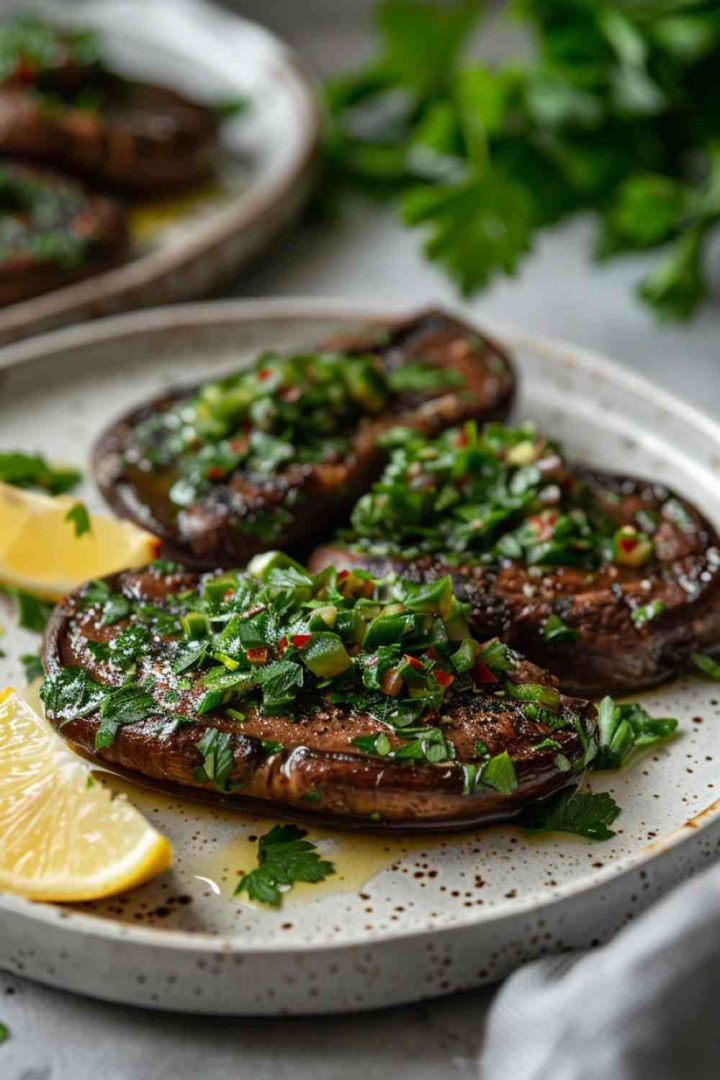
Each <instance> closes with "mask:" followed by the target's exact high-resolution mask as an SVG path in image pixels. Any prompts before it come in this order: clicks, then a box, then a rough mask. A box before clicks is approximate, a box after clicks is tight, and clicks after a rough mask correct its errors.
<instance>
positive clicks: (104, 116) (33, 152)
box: [0, 18, 218, 194]
mask: <svg viewBox="0 0 720 1080" xmlns="http://www.w3.org/2000/svg"><path fill="white" fill-rule="evenodd" d="M217 135H218V121H217V119H216V117H215V115H214V113H213V112H212V110H210V109H207V108H205V107H204V106H201V105H197V104H195V103H193V102H191V101H188V100H187V99H186V98H184V97H183V96H182V95H180V94H177V93H175V92H174V91H172V90H169V89H167V88H165V87H162V86H155V85H151V84H149V83H143V82H134V81H130V80H127V79H124V78H122V77H121V76H119V75H116V74H114V73H113V72H111V71H109V70H108V69H107V68H106V67H105V65H104V63H103V61H102V57H101V52H100V47H99V42H98V40H97V38H96V36H95V35H93V34H91V33H88V32H86V31H84V32H76V31H72V30H57V29H55V28H54V27H52V26H50V25H48V24H44V23H40V22H38V21H36V20H33V19H24V18H19V19H11V20H9V21H8V22H6V23H5V24H4V25H3V26H1V27H0V153H4V154H9V155H12V156H14V157H22V158H30V159H32V160H35V161H39V162H44V163H47V164H50V165H53V166H57V167H60V168H63V169H67V170H69V171H71V172H78V173H81V174H82V175H83V176H86V177H88V178H91V179H92V180H93V181H97V182H102V183H105V184H108V185H110V186H112V187H116V188H121V189H123V190H127V191H139V192H142V193H143V194H150V193H161V192H166V191H170V190H173V189H177V188H183V187H187V186H188V185H191V184H193V183H195V182H196V181H198V180H200V179H202V178H203V177H205V176H206V175H207V174H208V173H209V172H210V171H211V169H212V166H213V162H214V158H215V155H216V151H217Z"/></svg>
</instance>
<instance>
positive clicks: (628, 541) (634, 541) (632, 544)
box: [620, 536, 638, 551]
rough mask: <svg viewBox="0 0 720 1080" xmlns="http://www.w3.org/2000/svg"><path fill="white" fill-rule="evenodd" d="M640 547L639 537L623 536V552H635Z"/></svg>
mask: <svg viewBox="0 0 720 1080" xmlns="http://www.w3.org/2000/svg"><path fill="white" fill-rule="evenodd" d="M637 546H638V538H637V536H621V537H620V547H621V548H622V550H623V551H634V550H635V548H636V547H637Z"/></svg>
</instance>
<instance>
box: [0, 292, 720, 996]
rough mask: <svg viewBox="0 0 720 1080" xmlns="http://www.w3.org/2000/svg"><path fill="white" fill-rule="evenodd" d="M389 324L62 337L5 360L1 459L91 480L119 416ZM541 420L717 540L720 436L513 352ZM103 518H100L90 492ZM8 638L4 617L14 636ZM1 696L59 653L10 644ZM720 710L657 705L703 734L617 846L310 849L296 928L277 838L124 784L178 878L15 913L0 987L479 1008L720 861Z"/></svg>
mask: <svg viewBox="0 0 720 1080" xmlns="http://www.w3.org/2000/svg"><path fill="white" fill-rule="evenodd" d="M379 318H381V316H380V315H378V313H377V312H376V311H375V312H368V311H360V310H353V309H348V306H347V305H344V306H343V305H338V304H331V303H322V302H317V301H257V302H232V303H216V304H205V305H202V306H200V305H193V306H186V307H180V308H175V309H166V310H158V311H151V312H145V313H139V314H136V315H132V316H122V317H119V318H115V319H112V320H106V321H104V322H101V323H96V324H93V325H90V326H84V327H78V328H73V329H68V330H64V331H60V332H57V333H55V334H53V335H50V336H47V337H45V338H43V339H36V340H35V341H32V342H26V343H23V344H21V345H16V346H13V347H12V348H11V349H6V350H5V351H4V353H3V354H1V355H0V368H3V369H4V370H3V371H2V372H0V377H1V378H2V384H1V392H0V448H9V447H21V448H25V449H28V450H31V449H41V450H43V451H45V452H46V453H48V454H50V455H51V457H53V458H56V459H60V460H67V461H71V462H75V463H77V464H78V465H84V464H85V463H86V460H87V450H88V447H89V445H90V442H91V440H92V438H93V437H94V436H95V435H96V433H97V432H98V431H100V430H101V428H103V427H104V425H105V424H106V423H107V421H108V420H109V419H110V418H111V417H112V416H113V415H114V414H116V413H117V412H119V411H121V410H123V409H125V408H126V407H127V406H129V405H130V404H131V403H133V402H135V401H137V400H140V399H142V398H143V397H145V396H150V395H153V394H156V393H157V392H158V391H160V390H161V389H162V388H163V387H165V386H167V385H168V384H170V383H173V382H177V381H178V380H183V379H187V380H193V379H196V378H197V377H198V373H208V374H209V373H211V372H220V371H222V370H223V369H226V368H228V367H230V366H232V365H235V364H237V363H238V362H241V361H242V359H243V358H245V357H250V356H252V355H253V354H254V353H255V352H256V351H257V350H259V349H262V348H266V347H280V348H285V347H303V346H307V345H309V344H311V343H313V342H316V341H317V340H318V339H321V338H322V337H323V336H325V335H326V334H328V333H331V332H334V331H337V330H338V329H343V330H344V329H347V328H349V327H350V326H351V325H358V324H363V323H367V322H369V321H373V320H377V319H379ZM497 332H498V334H499V336H500V337H501V338H502V340H503V341H504V342H505V343H506V344H507V345H508V346H509V347H510V348H511V349H512V351H513V353H514V355H515V358H516V361H517V366H518V371H519V374H520V379H521V394H520V400H519V402H518V406H517V416H520V417H525V416H529V417H532V418H533V419H535V420H537V421H538V422H539V423H540V424H541V425H543V426H544V427H546V428H547V429H548V430H550V431H552V432H553V433H554V434H556V435H557V436H559V437H560V438H561V439H562V440H564V442H565V443H566V444H567V445H568V446H569V447H570V449H571V450H572V451H573V453H575V454H577V455H578V456H579V457H582V458H583V459H585V460H588V461H592V462H595V463H597V464H599V465H602V466H603V467H606V468H610V469H612V468H618V469H625V470H632V471H633V472H637V473H645V474H647V475H648V476H652V477H656V478H658V479H661V480H664V481H667V482H669V483H671V484H676V485H678V486H679V487H681V488H682V489H683V490H684V491H686V492H687V493H688V494H689V496H690V497H691V498H693V499H695V500H697V502H698V503H699V504H700V505H701V506H702V507H703V508H704V510H705V511H706V512H707V513H708V514H709V515H710V517H714V518H716V519H718V516H719V514H718V504H719V502H720V499H719V495H720V472H719V470H720V427H719V426H718V425H716V424H715V423H714V422H712V421H711V420H710V419H708V418H707V417H705V416H703V415H702V414H700V413H699V412H697V411H695V410H693V409H691V408H689V407H688V406H686V405H683V404H681V403H678V402H676V401H674V400H672V399H671V398H670V397H668V396H667V395H665V394H664V393H662V392H660V391H659V390H656V389H655V388H654V387H652V386H651V385H650V384H648V383H647V382H644V381H643V380H641V379H639V378H637V377H635V376H634V375H632V374H631V373H628V372H627V371H624V370H622V369H620V368H618V367H615V366H614V365H613V364H611V363H610V362H609V361H607V360H604V359H603V358H601V357H597V356H593V355H591V354H589V353H587V352H582V351H580V350H578V349H573V348H570V347H567V346H559V345H553V344H550V343H547V342H541V341H537V340H535V339H532V338H528V337H523V336H521V335H519V334H516V333H513V332H505V331H502V330H500V331H497ZM86 497H87V499H88V501H89V502H90V503H97V502H98V500H97V496H96V495H95V493H94V492H93V491H92V490H90V488H88V490H87V493H86ZM3 621H4V622H7V621H8V619H7V618H6V617H4V618H3ZM3 645H4V647H5V648H7V650H8V654H9V655H8V657H7V659H5V660H3V661H1V662H0V663H1V664H2V666H1V667H0V683H3V682H6V681H8V682H11V683H15V684H18V683H20V682H21V668H20V665H19V663H18V660H17V657H18V656H19V655H20V654H21V653H23V652H27V651H29V650H32V649H34V648H36V647H37V640H36V639H35V638H33V636H32V635H30V634H28V633H26V632H21V631H19V630H17V629H16V628H14V627H12V626H9V629H8V633H7V634H6V637H5V639H4V642H3ZM719 698H720V687H718V686H717V685H713V684H712V683H708V682H705V681H702V680H701V679H699V678H698V679H693V678H686V679H683V680H681V681H679V682H677V683H675V684H674V685H672V686H669V687H667V688H664V689H662V690H659V691H656V692H654V693H652V694H650V695H646V698H645V700H647V702H648V705H649V706H650V707H651V708H652V710H653V711H654V712H655V713H658V714H665V715H676V716H679V717H680V718H681V723H682V734H681V735H680V736H679V737H678V738H677V739H676V740H675V741H674V742H673V743H672V744H671V745H668V746H666V747H663V748H662V749H660V750H657V751H656V752H655V753H652V754H648V755H646V756H645V757H643V758H641V759H640V760H639V761H637V762H636V763H635V764H634V766H633V767H632V768H630V769H628V770H626V771H623V772H620V773H614V774H613V773H606V774H602V776H598V777H595V778H594V779H593V787H594V788H595V789H598V790H599V789H607V790H610V791H612V793H613V795H614V796H615V797H616V799H617V801H618V802H619V803H620V805H621V806H622V808H623V812H622V816H621V818H620V819H619V822H618V824H619V831H618V833H617V836H616V837H615V839H613V840H611V841H608V842H606V843H604V844H590V843H587V842H585V841H582V840H578V839H573V838H570V837H567V838H562V837H553V838H546V839H543V840H530V839H528V838H527V837H526V836H525V835H524V834H523V833H522V832H521V831H520V830H519V829H517V828H515V827H513V826H510V825H506V826H496V827H493V828H489V829H485V830H484V831H481V832H478V831H475V832H469V833H461V834H456V835H445V836H431V837H428V838H425V839H423V838H422V837H420V836H417V835H415V836H408V837H402V836H393V837H386V836H383V835H382V834H380V835H377V836H368V835H358V834H343V833H341V832H330V831H328V830H317V829H311V835H312V836H313V837H314V838H315V839H317V840H318V841H319V842H320V843H321V846H322V848H323V849H324V850H327V851H328V852H331V853H332V858H333V859H334V860H335V861H336V864H337V866H338V874H337V875H336V876H335V877H334V878H331V879H329V881H328V882H327V883H326V884H323V885H320V886H307V887H304V888H303V887H301V888H300V889H298V890H297V891H294V892H293V893H292V894H290V895H289V896H288V897H286V899H285V902H284V903H283V906H282V908H281V909H280V910H277V911H275V910H267V909H265V910H258V909H256V908H253V907H249V906H246V905H245V904H243V903H241V902H240V901H239V900H238V899H237V898H233V895H232V893H233V888H234V885H235V884H236V882H237V880H238V876H239V874H240V872H241V871H242V870H244V869H246V868H247V867H248V865H249V860H250V859H251V858H252V851H253V841H252V838H253V837H255V836H257V834H258V832H260V831H262V830H263V829H264V828H265V824H264V823H263V822H262V821H258V820H255V819H252V818H250V817H247V816H245V815H243V814H242V813H239V812H231V811H227V810H223V809H218V808H217V807H212V808H211V807H208V806H204V805H202V804H199V803H197V802H194V801H192V800H191V799H180V798H177V797H169V796H167V795H161V794H155V793H153V792H152V791H149V790H148V789H146V788H145V789H143V788H141V787H135V786H134V785H131V784H129V783H127V782H126V781H120V780H117V779H112V778H108V782H110V783H113V784H115V785H116V786H117V787H119V788H120V789H121V790H124V791H125V792H126V793H127V795H128V797H129V798H131V799H132V800H133V801H134V802H136V803H137V805H138V806H140V807H141V808H142V810H143V811H144V812H145V813H146V814H147V815H148V816H149V817H150V819H151V820H152V821H153V823H154V824H156V825H157V826H158V827H159V828H161V829H162V830H164V831H165V832H166V833H167V834H168V836H169V837H170V838H171V840H172V842H173V844H174V846H175V850H176V854H177V858H176V864H175V867H174V869H173V870H172V871H171V872H169V873H167V874H165V875H163V876H162V877H160V878H159V879H157V880H156V881H155V882H153V883H152V884H149V885H147V886H145V887H144V888H142V889H138V890H137V891H136V892H134V893H132V894H131V895H128V896H125V897H121V898H119V899H114V900H109V901H107V902H104V903H99V904H94V905H87V906H84V907H72V908H71V907H58V906H53V905H44V906H43V905H33V904H30V903H27V902H25V901H23V900H19V899H16V898H13V897H10V896H2V897H0V966H4V967H6V968H9V969H11V970H12V971H15V972H21V973H23V974H25V975H29V976H31V977H33V978H36V979H40V980H42V981H45V982H48V983H52V984H54V985H57V986H63V987H66V988H68V989H72V990H78V991H82V992H84V993H87V994H93V995H97V996H98V997H104V998H112V999H115V1000H120V1001H126V1002H132V1003H134V1004H138V1005H151V1006H157V1007H167V1008H176V1009H187V1010H193V1011H205V1012H219V1013H245V1014H253V1013H255V1014H263V1013H265V1014H268V1013H281V1012H289V1013H302V1012H313V1011H316V1012H317V1011H339V1010H351V1009H362V1008H371V1007H374V1006H380V1005H387V1004H391V1003H396V1002H403V1001H410V1000H414V999H419V998H422V997H425V996H430V995H435V994H440V993H447V992H450V991H452V990H457V989H459V988H462V987H471V986H477V985H478V984H480V983H483V982H486V981H490V980H494V979H497V978H499V977H501V976H502V975H504V974H506V973H507V972H508V971H509V970H510V969H511V968H512V967H513V966H515V965H517V964H518V963H520V962H521V961H524V960H527V959H529V958H531V957H534V956H537V955H539V954H540V953H543V952H545V951H548V950H557V949H561V948H565V947H568V946H585V945H589V944H591V943H593V942H597V941H600V940H602V939H603V938H605V937H607V936H608V935H609V934H611V933H612V932H613V931H614V930H616V929H617V928H618V927H619V926H621V925H622V924H623V923H624V922H625V921H626V920H628V919H630V918H632V917H633V915H634V914H635V913H636V912H637V911H639V910H640V909H641V908H642V907H643V906H644V905H646V904H647V903H648V902H649V901H651V900H652V899H654V898H655V897H657V896H658V895H659V894H660V893H661V892H662V891H663V890H665V889H667V888H668V887H669V886H670V885H672V884H673V883H674V882H676V881H678V880H680V879H682V878H683V877H684V876H686V875H687V874H688V873H690V872H691V871H693V870H695V869H697V868H698V867H699V866H700V865H701V863H702V862H703V860H705V859H707V858H709V857H711V855H712V854H713V852H714V851H715V850H716V849H717V847H718V843H719V842H720V812H719V811H720V804H718V801H717V796H718V792H717V790H716V787H715V785H716V783H717V781H718V770H717V759H718V756H720V722H719V721H720V702H719V700H718V699H719Z"/></svg>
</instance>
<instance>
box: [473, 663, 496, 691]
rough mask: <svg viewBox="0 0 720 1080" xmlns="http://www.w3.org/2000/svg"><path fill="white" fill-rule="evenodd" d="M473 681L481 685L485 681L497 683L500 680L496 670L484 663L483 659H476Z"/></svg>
mask: <svg viewBox="0 0 720 1080" xmlns="http://www.w3.org/2000/svg"><path fill="white" fill-rule="evenodd" d="M472 677H473V681H474V682H475V684H476V685H478V686H480V685H482V684H483V683H496V682H500V680H499V679H498V677H497V675H496V674H495V672H494V671H493V670H492V669H491V668H489V667H488V666H487V664H485V663H483V661H482V660H476V661H475V667H474V668H473V669H472Z"/></svg>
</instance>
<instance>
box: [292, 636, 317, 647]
mask: <svg viewBox="0 0 720 1080" xmlns="http://www.w3.org/2000/svg"><path fill="white" fill-rule="evenodd" d="M290 640H291V641H292V643H293V645H294V646H295V648H296V649H304V648H305V646H306V645H307V644H308V643H309V642H310V641H312V634H293V636H292V637H291V638H290Z"/></svg>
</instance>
